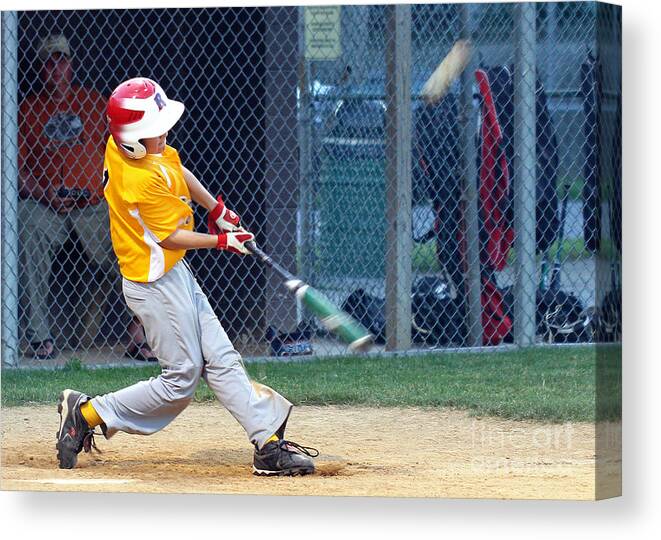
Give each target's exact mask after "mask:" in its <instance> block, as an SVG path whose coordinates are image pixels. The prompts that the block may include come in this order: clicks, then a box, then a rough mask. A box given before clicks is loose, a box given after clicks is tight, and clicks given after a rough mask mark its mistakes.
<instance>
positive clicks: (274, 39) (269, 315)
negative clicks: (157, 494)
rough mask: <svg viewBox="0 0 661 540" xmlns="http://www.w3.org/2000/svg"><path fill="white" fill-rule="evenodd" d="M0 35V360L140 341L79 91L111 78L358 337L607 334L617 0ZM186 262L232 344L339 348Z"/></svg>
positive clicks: (268, 297) (440, 341)
mask: <svg viewBox="0 0 661 540" xmlns="http://www.w3.org/2000/svg"><path fill="white" fill-rule="evenodd" d="M458 39H469V40H470V41H471V43H472V49H473V55H472V58H471V61H470V63H469V65H468V67H467V68H466V70H465V71H464V73H463V74H462V75H461V76H460V77H459V78H458V79H457V80H456V81H455V82H454V83H453V85H452V86H451V88H450V91H449V93H448V94H447V95H446V96H445V97H444V98H443V99H441V100H440V101H438V102H430V101H429V100H426V99H424V98H423V96H422V95H421V91H422V88H423V85H424V83H425V82H426V80H427V79H428V78H429V76H430V75H431V73H432V72H433V71H434V69H435V68H436V66H437V65H438V64H439V63H440V61H441V60H442V59H443V58H444V56H445V55H446V54H447V53H448V51H449V50H450V49H451V47H452V46H453V44H454V43H455V42H456V41H457V40H458ZM2 40H3V41H2V44H3V48H2V187H3V189H2V194H1V196H2V314H3V317H2V358H3V364H4V365H35V364H42V365H45V364H47V363H48V362H52V363H55V364H57V363H58V362H62V361H65V360H67V359H68V358H70V357H73V356H76V357H81V358H84V359H85V361H89V362H93V363H100V362H104V361H113V362H116V361H117V360H118V358H119V359H121V358H123V357H124V354H125V351H126V350H127V349H132V348H134V347H135V344H136V343H137V342H140V341H141V339H142V337H141V334H140V327H139V325H137V324H136V322H135V321H133V320H132V317H131V314H130V313H129V312H128V311H127V309H126V308H125V305H124V301H123V299H122V297H121V290H120V279H119V274H118V268H117V264H116V261H115V259H114V257H113V253H112V249H111V247H110V240H109V236H108V223H107V212H106V210H105V202H104V200H103V198H102V196H101V190H102V183H101V182H102V177H101V176H102V175H101V170H102V161H103V149H104V145H105V140H106V138H107V130H106V125H105V112H104V106H105V100H106V99H107V97H108V95H109V94H110V92H111V91H112V89H113V88H114V87H115V86H117V85H118V84H119V83H120V82H122V81H123V80H125V79H127V78H130V77H133V76H137V75H141V76H146V77H151V78H153V79H155V80H157V81H158V82H159V83H160V84H161V86H163V88H164V89H165V91H166V93H167V94H168V96H171V97H172V98H174V99H177V100H180V101H183V102H184V103H185V104H186V113H185V115H184V117H183V118H182V121H181V122H180V124H178V125H177V126H176V127H175V129H174V130H173V131H172V132H171V133H170V135H169V137H168V143H169V144H171V145H172V146H174V147H175V148H177V149H178V150H179V152H180V155H181V156H182V161H183V162H184V164H185V165H187V166H188V167H189V168H190V169H191V170H193V171H194V172H195V173H196V174H197V176H198V177H199V178H201V179H202V181H203V182H204V183H205V184H206V185H208V186H209V188H210V191H212V192H213V193H222V194H223V196H224V198H225V200H226V201H227V202H228V204H229V205H231V207H233V208H234V209H235V210H236V211H237V213H239V214H240V215H241V216H242V217H243V219H244V223H245V224H246V225H247V226H248V228H250V230H252V231H253V232H254V233H255V234H256V236H257V241H258V243H260V244H261V245H262V246H263V247H264V248H265V249H266V250H267V251H269V252H270V253H272V255H273V257H274V259H277V260H278V262H280V263H282V265H284V266H285V267H286V268H288V269H289V270H290V271H292V272H293V273H296V274H298V275H300V276H302V277H303V278H304V279H306V280H307V281H309V282H310V283H312V284H313V285H314V286H316V287H318V288H320V289H321V290H323V291H324V292H325V293H326V294H327V295H328V296H329V297H330V298H331V299H332V300H333V301H334V302H336V303H337V304H338V305H342V306H344V308H345V309H346V310H347V311H349V312H350V313H351V314H353V315H354V316H355V317H357V318H359V319H361V321H362V322H363V324H365V325H366V326H368V327H369V328H370V330H371V331H372V332H373V334H374V335H375V336H376V341H377V346H376V349H377V350H400V351H402V350H416V349H421V350H426V349H437V348H452V350H454V349H455V348H468V347H475V346H496V345H499V344H503V343H514V344H515V345H521V346H527V345H531V344H535V343H542V342H546V343H549V342H550V343H565V342H595V341H616V340H619V339H620V332H621V315H620V313H621V309H620V297H621V285H620V283H621V279H620V268H621V264H620V261H621V207H620V200H621V141H620V133H621V50H620V49H621V11H620V8H619V7H617V6H612V5H605V4H603V5H602V4H597V3H534V4H533V3H519V4H450V5H444V4H424V5H410V6H407V5H399V6H380V5H371V6H316V7H312V8H305V7H264V8H204V9H167V10H166V9H136V10H101V11H97V10H95V11H81V10H74V11H35V12H18V13H12V12H3V14H2ZM58 196H59V197H58ZM65 199H68V201H69V202H66V204H70V205H71V206H69V207H64V206H62V204H63V203H64V202H65V201H64V200H65ZM196 223H197V228H198V230H204V223H205V215H204V212H201V211H200V210H198V211H197V212H196ZM187 258H188V260H189V262H190V264H191V266H192V268H193V270H194V271H195V273H196V274H197V277H198V280H199V281H200V282H201V284H202V286H203V287H204V289H205V291H206V292H207V294H208V296H209V298H210V300H211V302H212V305H213V307H214V309H215V310H216V312H217V314H218V316H219V317H220V319H221V322H222V323H223V325H224V327H225V328H226V330H227V332H228V334H229V335H230V337H231V338H232V339H233V340H234V342H235V345H236V347H237V348H238V349H239V350H240V351H241V352H242V353H243V354H244V356H246V357H251V356H252V357H256V356H260V357H262V356H269V355H277V354H295V353H309V352H310V350H312V352H313V353H314V354H316V355H321V356H323V355H331V354H341V353H343V352H345V349H344V347H343V346H342V345H341V344H340V343H339V342H338V341H336V340H335V339H334V338H333V337H332V336H331V335H329V334H328V333H327V332H326V331H325V330H324V329H323V328H322V327H321V326H320V325H319V324H318V323H317V322H316V321H314V319H312V318H311V317H310V316H309V314H308V313H306V311H305V310H304V309H303V308H302V306H300V305H298V304H297V302H296V300H295V299H294V298H292V297H291V296H290V295H289V294H288V293H287V291H286V289H285V288H284V287H283V286H282V284H281V283H280V281H279V278H278V277H277V276H276V275H274V274H272V273H270V271H268V270H264V268H262V267H261V266H260V265H258V264H256V263H255V262H254V261H252V260H251V259H250V258H241V257H239V256H237V255H228V254H226V253H216V252H210V251H209V252H190V253H189V255H188V256H187ZM49 341H52V344H53V345H54V349H55V351H54V353H53V355H51V356H53V358H47V359H43V358H37V357H35V355H38V356H49V355H48V354H47V353H48V352H49V351H50V347H49V345H50V344H49Z"/></svg>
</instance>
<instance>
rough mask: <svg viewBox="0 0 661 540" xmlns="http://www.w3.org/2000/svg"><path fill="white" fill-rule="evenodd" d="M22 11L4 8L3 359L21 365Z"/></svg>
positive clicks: (5, 363)
mask: <svg viewBox="0 0 661 540" xmlns="http://www.w3.org/2000/svg"><path fill="white" fill-rule="evenodd" d="M17 73H18V15H17V13H16V12H15V11H3V12H2V120H1V122H0V124H1V125H2V216H1V220H2V363H3V364H4V365H7V366H18V344H19V342H18V279H17V278H18V219H17V205H18V163H17V160H18V75H17Z"/></svg>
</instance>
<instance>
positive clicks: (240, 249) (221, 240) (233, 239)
mask: <svg viewBox="0 0 661 540" xmlns="http://www.w3.org/2000/svg"><path fill="white" fill-rule="evenodd" d="M254 239H255V235H254V234H253V233H251V232H248V231H246V230H244V229H241V230H240V231H238V232H227V233H220V234H219V235H218V243H217V244H216V249H224V250H227V251H231V252H232V253H238V254H239V255H250V251H248V248H247V247H246V242H250V241H251V240H254Z"/></svg>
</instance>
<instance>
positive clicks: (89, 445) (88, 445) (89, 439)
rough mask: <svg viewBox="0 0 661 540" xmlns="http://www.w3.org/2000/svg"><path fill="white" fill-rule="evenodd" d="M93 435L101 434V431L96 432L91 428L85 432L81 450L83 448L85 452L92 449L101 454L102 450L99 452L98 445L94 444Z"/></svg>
mask: <svg viewBox="0 0 661 540" xmlns="http://www.w3.org/2000/svg"><path fill="white" fill-rule="evenodd" d="M94 435H103V433H98V432H96V431H94V430H93V429H91V430H89V431H88V432H87V433H85V436H84V437H83V450H85V453H89V452H91V451H92V449H94V450H95V451H96V452H98V453H99V454H103V452H101V450H99V447H98V446H97V445H96V442H94Z"/></svg>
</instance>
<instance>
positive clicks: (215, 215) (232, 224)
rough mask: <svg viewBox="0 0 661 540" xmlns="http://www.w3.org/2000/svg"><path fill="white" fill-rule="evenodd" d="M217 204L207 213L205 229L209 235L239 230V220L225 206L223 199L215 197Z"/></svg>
mask: <svg viewBox="0 0 661 540" xmlns="http://www.w3.org/2000/svg"><path fill="white" fill-rule="evenodd" d="M216 200H217V201H218V204H217V205H216V206H215V208H214V209H213V210H212V211H211V212H209V217H208V219H207V229H208V231H209V234H218V233H221V232H226V231H227V232H234V231H238V230H240V229H241V227H240V226H239V222H240V221H241V218H240V217H239V216H237V215H236V214H235V213H234V212H232V211H231V210H230V209H229V208H227V207H226V206H225V203H224V202H223V198H222V197H221V196H220V195H218V197H216Z"/></svg>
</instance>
